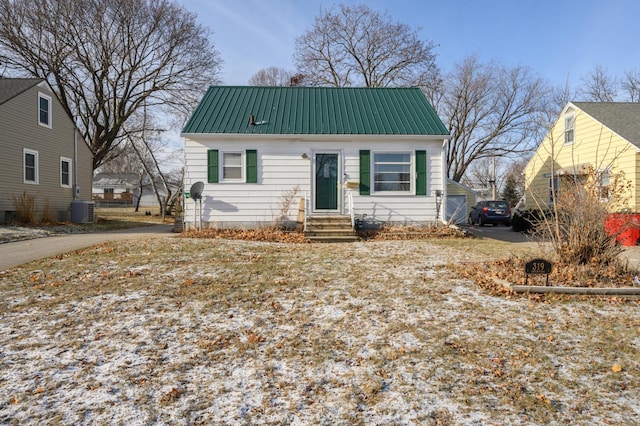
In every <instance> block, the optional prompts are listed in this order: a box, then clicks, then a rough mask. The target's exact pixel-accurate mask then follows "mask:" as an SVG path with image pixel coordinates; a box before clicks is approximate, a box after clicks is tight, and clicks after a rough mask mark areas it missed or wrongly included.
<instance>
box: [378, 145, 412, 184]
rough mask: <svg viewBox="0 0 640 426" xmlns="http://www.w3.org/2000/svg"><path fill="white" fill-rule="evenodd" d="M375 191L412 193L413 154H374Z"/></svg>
mask: <svg viewBox="0 0 640 426" xmlns="http://www.w3.org/2000/svg"><path fill="white" fill-rule="evenodd" d="M373 191H374V192H377V193H380V192H393V193H411V153H410V152H374V153H373Z"/></svg>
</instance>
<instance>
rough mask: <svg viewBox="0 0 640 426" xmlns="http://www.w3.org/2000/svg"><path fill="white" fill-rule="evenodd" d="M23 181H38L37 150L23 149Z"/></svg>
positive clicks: (35, 182)
mask: <svg viewBox="0 0 640 426" xmlns="http://www.w3.org/2000/svg"><path fill="white" fill-rule="evenodd" d="M23 171H24V183H33V184H37V183H38V179H39V176H38V174H39V173H38V151H33V150H31V149H27V148H24V149H23Z"/></svg>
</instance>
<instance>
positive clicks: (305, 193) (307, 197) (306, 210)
mask: <svg viewBox="0 0 640 426" xmlns="http://www.w3.org/2000/svg"><path fill="white" fill-rule="evenodd" d="M308 211H309V193H308V192H307V191H305V192H304V222H303V224H304V225H303V227H302V229H303V231H304V232H307V212H308Z"/></svg>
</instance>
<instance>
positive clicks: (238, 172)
mask: <svg viewBox="0 0 640 426" xmlns="http://www.w3.org/2000/svg"><path fill="white" fill-rule="evenodd" d="M242 157H243V155H242V153H241V152H223V153H222V181H223V182H225V181H227V182H228V181H242V179H243V176H244V169H243V167H242Z"/></svg>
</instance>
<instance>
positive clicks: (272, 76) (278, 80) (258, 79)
mask: <svg viewBox="0 0 640 426" xmlns="http://www.w3.org/2000/svg"><path fill="white" fill-rule="evenodd" d="M292 77H293V73H291V72H289V71H287V70H285V69H282V68H278V67H269V68H264V69H261V70H259V71H258V72H257V73H255V74H254V75H252V76H251V77H250V78H249V85H251V86H291V78H292Z"/></svg>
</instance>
